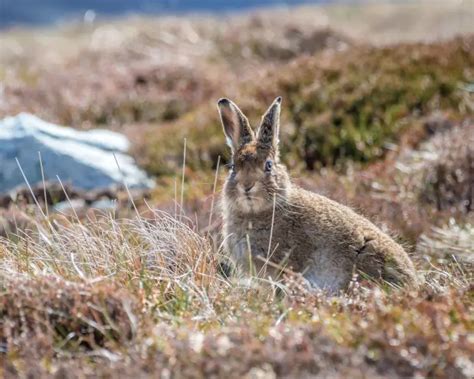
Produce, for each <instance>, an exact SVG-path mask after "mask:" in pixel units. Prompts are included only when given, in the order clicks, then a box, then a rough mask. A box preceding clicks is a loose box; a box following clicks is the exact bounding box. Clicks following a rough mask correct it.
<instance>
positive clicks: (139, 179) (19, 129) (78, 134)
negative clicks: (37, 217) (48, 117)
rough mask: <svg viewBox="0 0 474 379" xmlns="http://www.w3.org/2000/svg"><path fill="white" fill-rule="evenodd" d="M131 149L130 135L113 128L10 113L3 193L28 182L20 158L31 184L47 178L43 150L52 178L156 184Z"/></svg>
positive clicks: (81, 184) (0, 135) (1, 142)
mask: <svg viewBox="0 0 474 379" xmlns="http://www.w3.org/2000/svg"><path fill="white" fill-rule="evenodd" d="M128 147H129V142H128V140H127V138H126V137H125V136H123V135H122V134H119V133H115V132H111V131H109V130H101V129H96V130H91V131H78V130H74V129H72V128H68V127H63V126H58V125H54V124H50V123H48V122H45V121H43V120H41V119H39V118H38V117H36V116H33V115H31V114H27V113H21V114H19V115H18V116H15V117H7V118H5V119H3V120H0V193H1V192H7V191H10V190H11V189H13V188H15V187H17V186H19V185H25V181H24V179H23V177H22V175H21V172H20V169H19V168H18V165H17V163H16V160H15V158H17V159H18V160H19V162H20V164H21V167H22V168H23V171H24V172H25V174H26V177H27V178H28V181H29V182H30V184H32V185H33V184H36V183H39V182H41V181H42V178H41V168H40V163H39V158H38V152H41V157H42V161H43V169H44V173H45V179H46V180H49V181H57V178H56V175H57V176H59V178H60V179H61V181H62V182H63V183H70V184H72V185H73V186H74V187H77V188H81V189H94V188H105V187H109V186H112V185H114V184H123V182H124V181H125V183H127V185H128V186H129V187H132V188H150V187H152V186H153V181H152V180H151V179H150V178H149V177H148V176H147V175H146V174H145V172H144V171H142V170H140V169H139V168H138V167H137V166H136V164H135V162H134V160H133V159H132V158H131V157H130V156H128V155H127V154H126V151H127V149H128ZM114 154H115V156H116V157H117V160H118V162H119V166H120V170H121V172H120V170H119V168H118V167H117V163H116V162H115V158H114Z"/></svg>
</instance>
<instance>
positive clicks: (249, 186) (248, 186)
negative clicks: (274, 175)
mask: <svg viewBox="0 0 474 379" xmlns="http://www.w3.org/2000/svg"><path fill="white" fill-rule="evenodd" d="M254 186H255V183H254V184H249V185H246V186H245V187H244V189H245V193H249V192H250V190H251V189H252V188H253V187H254Z"/></svg>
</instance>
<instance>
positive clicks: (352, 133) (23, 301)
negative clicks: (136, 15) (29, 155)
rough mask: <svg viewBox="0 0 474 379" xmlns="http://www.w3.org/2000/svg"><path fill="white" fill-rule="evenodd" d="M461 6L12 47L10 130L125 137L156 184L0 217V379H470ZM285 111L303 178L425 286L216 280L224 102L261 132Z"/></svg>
mask: <svg viewBox="0 0 474 379" xmlns="http://www.w3.org/2000/svg"><path fill="white" fill-rule="evenodd" d="M464 3H466V4H464ZM453 4H454V3H453ZM463 4H464V5H459V4H458V5H457V6H455V5H449V4H448V5H444V6H443V5H441V4H438V5H436V6H431V5H429V6H428V5H426V4H425V5H403V6H395V5H390V6H389V5H385V6H381V5H373V6H370V7H360V8H347V7H345V6H339V7H329V8H302V9H296V10H293V11H292V12H291V17H289V16H288V15H289V14H288V13H285V12H283V11H272V12H261V13H253V14H250V15H239V16H233V17H230V18H228V19H226V20H217V19H214V18H203V17H200V18H198V17H190V18H171V17H169V18H162V19H154V18H148V19H143V18H142V19H130V20H126V21H111V22H106V23H101V24H97V25H75V26H67V27H62V28H59V29H58V28H56V29H39V30H35V31H30V30H12V31H8V32H2V34H0V80H1V82H2V87H1V92H0V116H1V117H3V116H6V115H11V114H15V113H17V112H20V111H29V112H33V113H35V114H37V115H39V116H41V117H43V118H45V119H46V120H48V121H52V122H57V123H62V124H68V125H72V126H74V127H77V128H82V129H89V128H94V127H105V128H111V129H114V130H119V131H122V132H124V133H125V134H126V135H127V136H128V137H129V138H130V139H131V141H132V145H133V148H132V152H131V153H132V154H133V155H134V156H135V158H136V159H137V161H138V162H139V164H140V165H141V166H142V167H143V168H145V169H146V170H147V171H148V172H149V173H150V174H151V175H154V177H155V178H156V181H157V187H156V189H155V190H153V192H152V193H151V194H150V195H149V196H148V198H147V199H146V200H144V199H142V198H140V197H138V198H136V199H135V202H134V205H136V208H137V209H136V210H135V208H134V207H133V205H132V204H131V202H130V201H129V199H128V195H127V194H126V193H119V194H118V195H119V200H120V201H119V205H120V206H119V209H118V210H117V212H116V213H114V214H104V213H99V212H95V211H93V210H78V211H77V213H76V214H74V212H72V213H70V214H69V215H61V214H57V213H54V212H52V210H51V209H52V208H51V204H49V207H46V206H45V204H43V202H42V201H41V199H39V202H40V206H41V209H39V208H38V207H37V206H36V205H35V204H34V202H33V201H32V199H31V198H30V199H28V198H24V199H20V198H19V199H16V201H14V202H11V201H9V202H6V203H5V204H6V205H5V207H4V208H3V209H0V236H2V237H0V320H1V321H0V362H1V363H2V364H1V365H0V376H1V375H3V376H5V377H7V378H8V377H51V376H53V377H58V378H63V377H66V378H69V377H71V378H75V377H79V378H80V377H95V376H103V377H114V378H115V377H157V376H162V377H164V378H166V377H176V378H180V377H195V378H201V377H206V378H209V377H226V378H234V377H235V378H240V377H247V378H273V377H288V378H290V377H324V378H341V377H345V378H378V377H434V378H445V377H448V378H470V377H473V376H474V361H473V360H472V357H473V356H474V316H473V315H474V303H473V301H474V297H473V296H474V287H473V273H474V270H473V263H474V251H473V250H474V217H473V196H474V150H473V146H474V94H473V91H474V89H473V83H474V34H472V33H473V32H474V30H469V28H470V27H471V28H472V26H469V25H470V24H469V23H465V21H463V20H465V18H466V17H467V18H468V19H469V17H474V15H473V13H472V12H473V10H472V9H474V7H471V6H470V5H472V3H470V2H463ZM387 7H388V8H389V9H390V12H388V11H387V9H388V8H387ZM415 16H416V19H417V21H418V22H417V23H416V27H414V26H413V25H414V24H413V23H409V22H408V21H406V20H407V19H408V20H409V19H410V17H412V18H413V17H415ZM400 20H404V21H403V23H400V22H401V21H400ZM405 23H406V24H405ZM321 25H323V26H321ZM403 25H404V26H403ZM402 26H403V28H402ZM435 27H437V28H438V29H436V28H435ZM402 29H403V30H402ZM432 30H437V34H436V35H433V32H432ZM469 32H471V34H470V33H469ZM278 95H281V96H283V113H282V127H281V131H282V136H281V140H282V144H283V149H282V152H283V159H284V160H285V162H286V163H287V164H288V166H289V168H290V172H291V173H292V175H293V177H294V180H295V182H297V183H299V184H300V185H302V186H303V187H305V188H309V189H311V190H314V191H317V192H319V193H322V194H325V195H327V196H329V197H331V198H333V199H336V200H338V201H340V202H342V203H345V204H348V205H350V206H352V207H353V208H354V209H356V210H358V211H359V212H361V213H363V214H365V215H366V216H368V217H369V218H370V219H372V220H373V221H374V222H375V223H376V224H378V225H379V226H380V227H382V228H383V229H384V230H386V231H388V232H389V233H391V234H392V235H393V236H394V237H395V238H396V239H397V240H398V241H399V242H400V243H402V244H403V245H404V246H405V247H406V249H407V250H408V251H409V252H410V254H411V255H412V257H413V259H414V261H415V262H416V265H417V267H418V269H419V272H420V275H422V276H423V277H424V284H423V285H422V287H421V288H420V289H418V290H408V289H395V288H388V287H387V288H381V287H377V286H376V285H374V284H372V283H368V282H365V281H360V280H358V278H355V280H354V283H353V284H352V285H351V288H350V289H349V291H348V292H347V293H345V294H342V295H341V296H338V297H328V296H327V295H325V294H322V293H309V292H308V291H307V290H306V289H305V287H304V286H303V285H302V283H301V281H300V278H299V277H298V275H295V274H292V273H291V272H288V273H287V274H286V276H285V277H284V279H283V281H282V282H281V283H274V282H268V281H267V280H263V279H257V278H253V279H252V278H240V277H226V276H225V275H224V274H223V273H222V272H221V270H220V269H219V267H220V266H219V262H221V261H222V260H223V258H224V257H223V256H222V255H223V252H222V251H221V249H220V237H219V228H220V219H219V215H218V196H219V190H220V188H221V186H222V182H223V180H224V178H225V175H226V168H225V163H226V162H227V159H228V152H227V148H226V146H225V144H224V137H223V135H222V131H221V127H220V125H219V122H218V118H217V111H216V107H215V102H216V100H217V99H218V98H219V97H222V96H226V97H230V98H232V99H234V100H235V101H236V102H237V103H238V104H239V105H241V107H242V109H243V110H244V111H245V112H247V113H248V114H249V116H250V119H251V121H253V123H254V124H255V123H257V122H258V119H259V117H260V114H261V112H262V111H263V110H264V109H265V108H266V107H267V106H268V104H269V103H270V102H271V101H272V99H273V98H274V97H275V96H278ZM184 139H186V162H185V165H184V166H185V170H184V181H183V183H184V186H181V180H182V176H181V175H182V167H183V145H184ZM219 157H221V158H220V160H219ZM218 161H219V162H220V164H219V165H218ZM215 183H216V184H217V190H216V192H214V184H215ZM40 192H41V191H40ZM181 193H183V204H181V200H180V199H181ZM71 196H72V197H73V196H80V193H77V194H75V193H74V194H73V192H71ZM52 197H53V198H55V199H58V198H59V197H56V196H52ZM61 199H62V200H64V196H62V197H61ZM211 210H212V214H211ZM166 212H167V213H166ZM137 213H138V215H137Z"/></svg>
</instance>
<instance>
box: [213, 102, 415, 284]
mask: <svg viewBox="0 0 474 379" xmlns="http://www.w3.org/2000/svg"><path fill="white" fill-rule="evenodd" d="M280 103H281V98H277V99H276V100H275V101H274V103H273V104H272V105H271V106H270V108H269V109H268V111H267V112H266V113H265V115H264V117H263V118H262V123H261V125H260V127H259V129H258V131H257V133H256V136H255V134H254V133H253V131H251V128H250V126H249V124H248V121H247V118H246V117H245V116H244V115H243V113H242V112H241V111H240V109H239V108H238V107H237V106H236V105H235V104H234V103H232V102H231V101H230V100H227V99H222V100H220V101H219V103H218V105H219V111H220V113H221V119H222V123H223V126H224V132H225V134H226V136H227V140H228V143H229V145H230V146H231V149H232V152H233V155H232V161H233V167H232V169H231V172H230V174H229V177H228V178H227V181H226V183H225V186H224V191H223V198H222V209H223V220H224V226H223V237H224V240H225V246H226V248H227V250H228V252H229V254H230V256H231V257H232V259H233V260H234V262H235V263H236V264H237V265H238V266H239V267H240V268H241V269H243V270H245V271H248V270H249V269H250V268H254V269H255V271H256V272H257V273H259V274H263V275H271V276H273V277H276V276H277V275H278V273H277V272H276V271H277V270H275V269H274V267H275V265H274V264H272V265H264V264H263V262H264V261H265V260H269V261H271V262H273V263H276V264H277V265H280V266H286V267H289V268H291V269H292V270H294V271H297V272H301V273H303V276H304V277H305V278H306V279H307V280H308V282H309V283H310V284H311V285H312V286H314V287H318V288H321V289H325V290H328V291H330V292H337V291H339V290H341V289H345V288H346V287H347V285H348V284H349V282H350V280H351V278H352V275H353V273H354V272H355V271H356V272H357V271H358V272H361V273H363V274H364V275H366V276H369V277H371V278H373V279H375V280H385V281H387V282H390V283H394V284H412V285H416V283H417V278H416V272H415V269H414V266H413V263H412V262H411V260H410V258H409V257H408V255H407V253H406V252H405V251H404V249H403V248H402V247H401V246H400V245H398V244H397V243H396V242H395V241H394V240H393V239H392V238H390V237H389V236H388V235H386V234H385V233H383V232H382V231H381V230H380V229H379V228H377V227H376V226H375V225H374V224H372V223H371V222H370V221H369V220H367V219H366V218H364V217H362V216H360V215H358V214H356V213H355V212H354V211H352V210H351V209H350V208H348V207H346V206H344V205H341V204H338V203H336V202H335V201H332V200H330V199H328V198H326V197H324V196H321V195H318V194H315V193H312V192H309V191H306V190H303V189H301V188H299V187H297V186H296V185H294V184H292V183H291V181H290V179H289V176H288V173H287V170H286V167H285V166H284V165H283V164H282V163H281V162H280V159H279V153H278V134H279V113H280ZM223 115H225V117H224V116H223ZM249 128H250V131H249ZM249 136H250V138H249ZM269 161H271V163H268V162H269ZM269 165H270V169H268V166H269ZM245 189H248V191H247V192H246V191H245ZM272 221H273V222H272ZM270 242H271V244H270ZM272 267H273V268H272Z"/></svg>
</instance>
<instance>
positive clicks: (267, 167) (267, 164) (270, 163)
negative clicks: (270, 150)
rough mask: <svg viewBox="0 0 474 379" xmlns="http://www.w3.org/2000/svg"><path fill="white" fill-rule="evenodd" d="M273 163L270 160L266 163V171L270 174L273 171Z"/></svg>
mask: <svg viewBox="0 0 474 379" xmlns="http://www.w3.org/2000/svg"><path fill="white" fill-rule="evenodd" d="M272 166H273V162H272V161H271V160H268V161H266V162H265V171H266V172H270V171H271V170H272Z"/></svg>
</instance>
